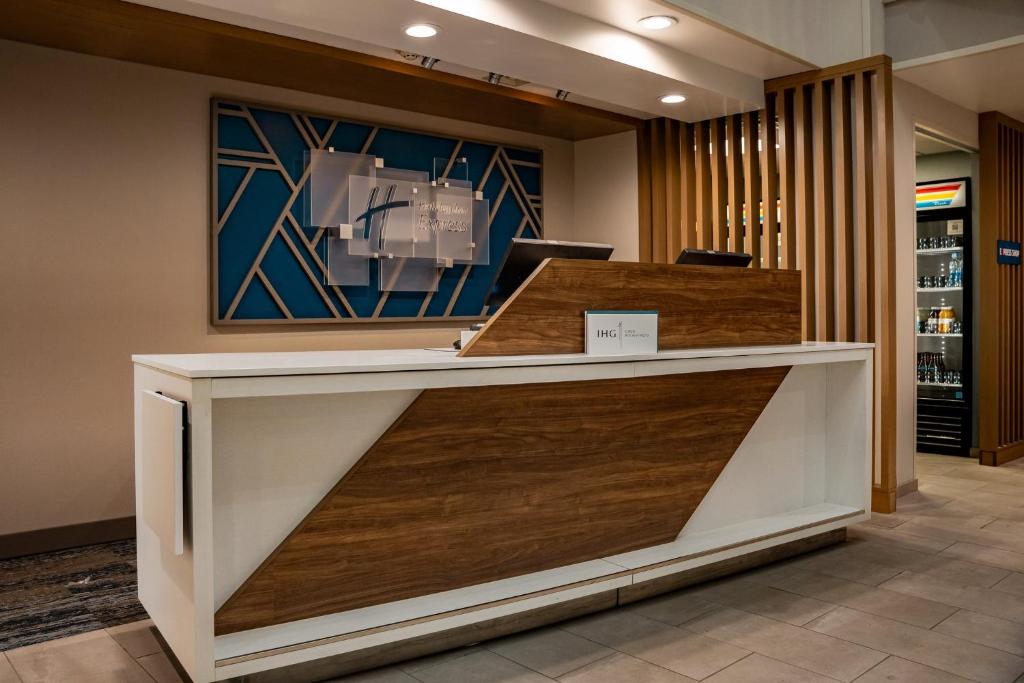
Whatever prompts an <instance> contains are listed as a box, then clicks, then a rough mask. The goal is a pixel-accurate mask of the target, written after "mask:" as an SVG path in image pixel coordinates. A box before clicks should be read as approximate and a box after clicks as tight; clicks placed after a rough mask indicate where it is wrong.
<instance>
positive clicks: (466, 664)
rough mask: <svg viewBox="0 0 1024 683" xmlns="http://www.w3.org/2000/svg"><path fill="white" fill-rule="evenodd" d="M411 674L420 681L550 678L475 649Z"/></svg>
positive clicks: (505, 682) (537, 681)
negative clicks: (462, 655) (464, 654)
mask: <svg viewBox="0 0 1024 683" xmlns="http://www.w3.org/2000/svg"><path fill="white" fill-rule="evenodd" d="M414 677H415V678H417V679H418V680H420V681H423V683H547V682H549V681H551V679H550V678H548V677H547V676H542V675H540V674H539V673H537V672H536V671H530V670H529V669H527V668H526V667H525V666H522V665H521V664H516V663H515V662H513V661H510V660H508V659H505V658H504V657H502V656H500V655H497V654H495V653H493V652H490V651H488V650H478V651H476V652H473V653H471V654H468V655H466V656H464V657H456V658H452V659H448V660H445V661H443V662H440V663H438V664H434V665H433V666H429V667H427V668H425V669H420V670H418V671H416V673H415V674H414Z"/></svg>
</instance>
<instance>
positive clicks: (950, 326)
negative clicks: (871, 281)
mask: <svg viewBox="0 0 1024 683" xmlns="http://www.w3.org/2000/svg"><path fill="white" fill-rule="evenodd" d="M916 248H917V320H916V328H915V331H916V333H917V450H918V451H920V452H923V453H943V454H947V455H965V456H966V455H970V452H971V425H972V419H971V409H972V408H971V383H972V381H973V378H972V376H971V374H972V373H971V358H972V356H971V323H972V320H971V313H972V312H971V207H970V179H969V178H956V179H953V180H945V181H941V182H928V183H919V184H918V185H917V241H916Z"/></svg>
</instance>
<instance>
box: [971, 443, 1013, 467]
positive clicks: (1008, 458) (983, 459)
mask: <svg viewBox="0 0 1024 683" xmlns="http://www.w3.org/2000/svg"><path fill="white" fill-rule="evenodd" d="M1017 458H1024V442H1018V443H1015V444H1011V445H1009V446H1002V447H1000V448H997V449H996V450H994V451H983V450H979V451H978V462H979V463H981V464H982V465H988V466H989V467H998V466H999V465H1005V464H1006V463H1008V462H1012V461H1014V460H1016V459H1017Z"/></svg>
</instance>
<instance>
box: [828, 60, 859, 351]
mask: <svg viewBox="0 0 1024 683" xmlns="http://www.w3.org/2000/svg"><path fill="white" fill-rule="evenodd" d="M851 85H852V83H851V82H850V79H847V78H837V79H836V81H835V86H833V90H832V95H833V106H832V112H833V120H834V121H835V123H836V126H835V130H836V135H837V139H836V140H834V141H833V149H834V152H835V170H836V178H835V190H836V197H835V199H836V207H835V211H836V339H837V340H838V341H853V339H854V336H855V332H854V325H855V315H854V313H855V310H856V304H855V301H856V296H855V295H856V285H855V284H854V248H855V246H854V238H853V131H852V130H851V121H850V114H851V108H852V97H853V93H852V90H851V87H850V86H851Z"/></svg>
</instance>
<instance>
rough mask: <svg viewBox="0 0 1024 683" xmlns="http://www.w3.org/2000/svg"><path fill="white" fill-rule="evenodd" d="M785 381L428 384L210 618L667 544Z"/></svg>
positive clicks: (718, 376)
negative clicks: (431, 386)
mask: <svg viewBox="0 0 1024 683" xmlns="http://www.w3.org/2000/svg"><path fill="white" fill-rule="evenodd" d="M788 371H789V367H775V368H759V369H747V370H729V371H720V372H706V373H694V374H684V375H666V376H658V377H642V378H631V379H616V380H594V381H583V382H555V383H541V384H517V385H500V386H484V387H460V388H451V389H427V390H426V391H424V392H423V393H421V394H420V396H419V397H417V399H416V400H415V401H414V402H413V403H412V405H411V406H410V407H409V408H408V409H407V410H406V411H405V413H404V414H403V415H402V416H401V417H400V418H399V419H398V420H397V421H396V422H395V424H394V425H392V427H391V428H390V429H389V430H388V431H387V432H386V433H385V434H384V435H383V436H382V437H381V438H380V439H379V440H378V441H377V443H376V444H374V445H373V446H372V447H371V448H370V450H369V451H367V452H366V454H365V455H364V456H363V457H362V458H361V459H360V460H359V462H358V463H357V464H356V465H355V466H354V467H353V468H352V470H350V471H349V472H348V474H346V475H345V476H344V477H343V478H342V479H341V481H339V482H338V484H337V485H336V486H335V487H334V488H333V489H332V490H331V492H330V493H328V494H327V496H326V497H325V498H324V499H323V500H322V501H321V502H320V503H319V504H318V505H317V507H316V508H315V509H314V510H313V511H312V512H311V513H310V514H309V515H308V516H307V517H306V518H305V519H304V520H303V521H302V522H301V523H300V524H299V526H298V527H297V528H296V529H295V530H294V531H293V532H292V533H291V534H290V535H289V536H288V538H287V539H286V540H285V541H284V542H283V543H282V544H281V545H280V546H279V547H278V548H277V550H275V551H274V553H273V554H272V555H271V556H270V557H269V558H268V559H267V560H266V561H265V562H264V563H263V565H262V566H260V568H259V569H257V570H256V572H255V573H254V574H253V575H252V576H251V577H250V578H249V579H248V580H247V581H246V582H245V583H244V584H243V585H242V586H241V588H239V589H238V591H237V592H236V593H235V594H234V595H232V596H231V598H229V599H228V601H227V602H226V603H225V604H224V605H223V606H222V607H221V608H220V609H219V610H218V611H217V614H216V618H215V632H216V633H217V634H218V635H221V634H226V633H234V632H237V631H242V630H248V629H253V628H260V627H264V626H271V625H274V624H281V623H285V622H289V621H295V620H298V619H306V618H310V617H316V616H321V615H325V614H333V613H336V612H342V611H346V610H350V609H356V608H359V607H366V606H370V605H377V604H381V603H386V602H392V601H395V600H402V599H406V598H412V597H417V596H422V595H428V594H432V593H438V592H442V591H447V590H453V589H456V588H461V587H465V586H471V585H476V584H481V583H486V582H490V581H496V580H499V579H503V578H508V577H513V576H519V575H522V574H527V573H531V572H537V571H543V570H546V569H553V568H555V567H561V566H566V565H570V564H575V563H578V562H585V561H588V560H593V559H597V558H601V557H607V556H611V555H615V554H618V553H622V552H627V551H630V550H636V549H640V548H646V547H650V546H654V545H658V544H661V543H668V542H670V541H672V540H674V539H675V538H676V537H677V536H678V534H679V532H680V531H681V530H682V528H683V526H684V525H685V524H686V521H687V520H688V519H689V518H690V515H691V514H692V513H693V511H694V510H695V509H696V508H697V505H698V504H699V503H700V502H701V500H703V498H704V496H705V494H706V493H707V492H708V490H709V489H710V488H711V485H712V484H713V483H714V482H715V480H716V479H717V478H718V475H719V474H720V473H721V471H722V469H723V468H724V467H725V465H726V463H727V462H728V461H729V459H730V458H731V457H732V455H733V453H734V452H735V451H736V448H737V447H738V446H739V444H740V442H741V441H742V440H743V438H744V437H745V436H746V434H747V432H748V431H749V430H750V428H751V427H752V426H753V424H754V421H755V420H756V419H757V418H758V416H759V415H760V414H761V412H762V411H763V410H764V407H765V405H766V404H767V403H768V401H769V399H770V398H771V397H772V396H773V395H774V394H775V392H776V390H777V389H778V387H779V385H780V384H781V383H782V380H783V379H784V378H785V376H786V374H787V373H788Z"/></svg>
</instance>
